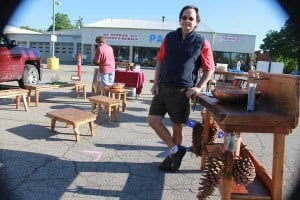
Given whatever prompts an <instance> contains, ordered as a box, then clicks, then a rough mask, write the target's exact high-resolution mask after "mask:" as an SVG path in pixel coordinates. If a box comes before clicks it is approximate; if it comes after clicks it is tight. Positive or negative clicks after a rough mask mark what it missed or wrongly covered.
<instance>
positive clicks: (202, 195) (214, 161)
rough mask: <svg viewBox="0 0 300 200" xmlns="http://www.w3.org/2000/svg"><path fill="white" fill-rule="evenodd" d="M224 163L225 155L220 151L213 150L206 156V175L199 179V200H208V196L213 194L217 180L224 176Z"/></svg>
mask: <svg viewBox="0 0 300 200" xmlns="http://www.w3.org/2000/svg"><path fill="white" fill-rule="evenodd" d="M225 162H226V156H225V153H224V152H223V151H222V150H220V149H215V150H214V151H213V152H211V153H210V154H209V155H208V158H207V160H206V163H205V165H206V166H205V168H206V169H207V170H206V171H205V172H206V174H205V175H204V176H203V178H201V183H200V185H201V186H200V187H199V188H198V191H199V192H198V195H197V198H198V199H199V200H205V199H209V196H210V195H211V194H212V193H213V192H214V190H215V186H216V185H217V184H218V180H219V179H220V178H221V177H222V176H223V174H224V169H225Z"/></svg>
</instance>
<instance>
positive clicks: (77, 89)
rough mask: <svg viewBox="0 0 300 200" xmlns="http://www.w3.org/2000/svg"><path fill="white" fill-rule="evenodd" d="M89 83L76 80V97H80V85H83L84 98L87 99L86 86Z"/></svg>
mask: <svg viewBox="0 0 300 200" xmlns="http://www.w3.org/2000/svg"><path fill="white" fill-rule="evenodd" d="M88 85H89V84H87V83H81V82H76V83H75V95H76V98H78V97H79V90H80V87H82V90H83V98H84V99H86V87H87V86H88Z"/></svg>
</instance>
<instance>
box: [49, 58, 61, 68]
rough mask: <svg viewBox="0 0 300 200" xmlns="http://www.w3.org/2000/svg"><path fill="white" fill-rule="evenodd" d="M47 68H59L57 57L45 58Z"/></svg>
mask: <svg viewBox="0 0 300 200" xmlns="http://www.w3.org/2000/svg"><path fill="white" fill-rule="evenodd" d="M47 66H48V69H55V70H57V69H59V58H47Z"/></svg>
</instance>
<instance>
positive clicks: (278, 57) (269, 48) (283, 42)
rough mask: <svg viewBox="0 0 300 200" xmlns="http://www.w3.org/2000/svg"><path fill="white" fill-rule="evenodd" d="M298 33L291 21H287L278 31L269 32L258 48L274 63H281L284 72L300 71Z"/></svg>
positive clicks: (299, 32)
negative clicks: (268, 55)
mask: <svg viewBox="0 0 300 200" xmlns="http://www.w3.org/2000/svg"><path fill="white" fill-rule="evenodd" d="M299 35H300V31H299V28H298V27H297V25H296V23H295V21H293V19H291V18H290V19H288V20H287V21H286V22H285V25H284V27H282V28H281V29H280V31H274V30H272V31H269V32H268V33H267V35H266V38H265V39H263V42H264V43H263V44H261V45H260V48H261V49H262V50H264V51H265V52H268V53H269V54H270V56H271V58H272V60H274V61H278V62H283V63H284V65H285V68H284V72H285V73H290V72H291V71H293V70H295V69H297V66H298V70H300V39H299Z"/></svg>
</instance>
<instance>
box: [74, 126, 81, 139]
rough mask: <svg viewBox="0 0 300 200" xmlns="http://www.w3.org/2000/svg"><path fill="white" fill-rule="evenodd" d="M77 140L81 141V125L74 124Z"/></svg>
mask: <svg viewBox="0 0 300 200" xmlns="http://www.w3.org/2000/svg"><path fill="white" fill-rule="evenodd" d="M73 130H74V134H75V138H76V142H79V141H80V132H79V126H75V125H74V126H73Z"/></svg>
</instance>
